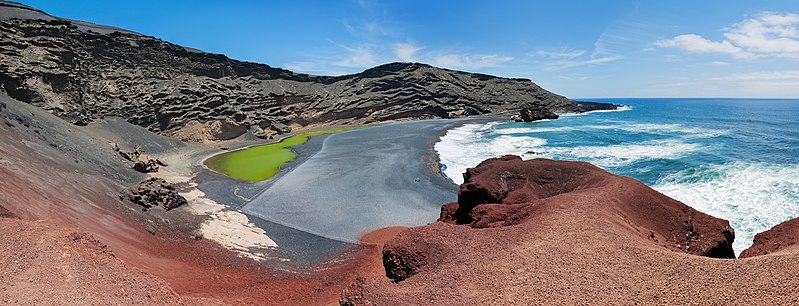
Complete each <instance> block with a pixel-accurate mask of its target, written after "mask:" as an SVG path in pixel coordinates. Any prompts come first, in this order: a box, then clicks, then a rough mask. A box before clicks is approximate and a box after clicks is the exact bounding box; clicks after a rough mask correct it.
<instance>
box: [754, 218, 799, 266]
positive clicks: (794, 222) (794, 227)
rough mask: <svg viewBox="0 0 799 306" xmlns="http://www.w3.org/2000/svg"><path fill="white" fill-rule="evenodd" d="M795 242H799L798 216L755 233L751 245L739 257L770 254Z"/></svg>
mask: <svg viewBox="0 0 799 306" xmlns="http://www.w3.org/2000/svg"><path fill="white" fill-rule="evenodd" d="M796 243H799V218H795V219H791V220H788V221H785V222H783V223H780V224H777V225H775V226H774V227H772V228H771V229H769V230H767V231H765V232H762V233H758V234H757V235H755V241H754V242H753V243H752V246H750V247H749V248H748V249H746V250H744V251H743V252H741V256H740V258H745V257H754V256H760V255H766V254H771V253H774V252H777V251H781V250H785V249H788V248H790V247H792V246H794V245H796Z"/></svg>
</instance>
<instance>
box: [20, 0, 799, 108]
mask: <svg viewBox="0 0 799 306" xmlns="http://www.w3.org/2000/svg"><path fill="white" fill-rule="evenodd" d="M21 2H23V3H25V4H28V5H31V6H34V7H37V8H39V9H42V10H44V11H45V12H48V13H50V14H51V15H55V16H59V17H66V18H72V19H80V20H86V21H91V22H95V23H100V24H108V25H114V26H118V27H122V28H126V29H130V30H134V31H138V32H140V33H143V34H146V35H152V36H155V37H158V38H161V39H164V40H167V41H170V42H173V43H177V44H180V45H185V46H189V47H194V48H198V49H201V50H204V51H207V52H214V53H223V54H226V55H228V56H230V57H232V58H235V59H240V60H247V61H253V62H260V63H265V64H269V65H271V66H277V67H283V68H287V69H291V70H294V71H298V72H305V73H310V74H326V75H331V74H346V73H354V72H359V71H362V70H364V69H366V68H369V67H372V66H376V65H379V64H382V63H388V62H395V61H415V62H424V63H429V64H432V65H435V66H440V67H446V68H451V69H458V70H465V71H471V72H481V73H488V74H494V75H499V76H506V77H522V78H529V79H532V80H533V81H534V82H536V83H538V84H539V85H541V86H543V87H544V88H547V89H549V90H551V91H554V92H557V93H560V94H563V95H566V96H568V97H572V98H580V97H787V98H799V1H797V0H788V1H776V0H761V1H736V0H729V1H721V0H718V1H696V0H694V1H687V0H685V1H662V0H660V1H623V0H619V1H589V0H585V1H570V0H557V1H556V0H552V1H429V0H428V1H416V0H396V1H378V0H357V1H355V0H342V1H332V0H331V1H281V2H279V1H205V0H196V1H178V0H175V1H150V0H144V1H126V2H123V1H63V0H22V1H21Z"/></svg>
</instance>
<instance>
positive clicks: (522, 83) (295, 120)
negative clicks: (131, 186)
mask: <svg viewBox="0 0 799 306" xmlns="http://www.w3.org/2000/svg"><path fill="white" fill-rule="evenodd" d="M0 54H1V55H2V57H0V85H2V87H3V88H4V89H5V91H7V92H8V94H9V95H10V96H12V97H14V98H16V99H18V100H21V101H25V102H28V103H31V104H34V105H36V106H39V107H42V108H44V109H46V110H48V111H50V112H52V113H53V114H56V115H58V116H60V117H62V118H65V119H67V120H68V121H71V122H74V123H76V124H84V123H87V122H90V121H92V120H96V119H99V118H105V117H122V118H125V119H126V120H128V121H130V122H132V123H135V124H138V125H141V126H143V127H146V128H148V129H149V130H151V131H154V132H159V133H162V134H170V135H175V134H177V135H183V136H185V134H192V133H195V134H196V133H200V132H198V130H203V129H208V128H211V127H217V128H218V127H220V126H221V127H231V126H232V129H233V131H235V132H234V133H225V132H219V131H217V132H215V133H211V134H214V135H222V134H224V135H227V136H226V137H230V136H237V134H238V135H240V133H243V131H246V130H247V129H250V130H257V132H259V133H261V135H262V136H265V134H268V133H271V132H264V131H272V130H273V131H275V132H285V131H286V130H287V129H286V128H284V126H292V125H293V126H295V127H296V126H306V125H309V124H314V123H325V124H348V123H368V122H379V121H386V120H395V119H405V118H457V117H463V116H470V115H482V114H495V113H500V112H504V111H508V110H517V109H521V108H530V107H537V108H541V107H543V108H545V109H548V110H551V111H581V110H582V108H581V107H580V106H579V105H578V104H577V103H575V102H574V101H572V100H569V99H567V98H565V97H563V96H560V95H556V94H553V93H551V92H549V91H547V90H544V89H542V88H541V87H539V86H538V85H536V84H535V83H533V82H532V81H530V80H527V79H509V78H500V77H494V76H489V75H483V74H474V73H466V72H459V71H452V70H447V69H441V68H436V67H432V66H430V65H425V64H418V63H392V64H386V65H382V66H378V67H375V68H371V69H368V70H366V71H364V72H362V73H358V74H352V75H345V76H339V77H326V76H311V75H306V74H298V73H294V72H291V71H288V70H285V69H280V68H274V67H270V66H268V65H264V64H257V63H249V62H242V61H237V60H232V59H229V58H227V57H226V56H224V55H220V54H209V53H203V52H199V51H196V50H191V49H187V48H184V47H181V46H178V45H175V44H171V43H168V42H165V41H162V40H159V39H157V38H154V37H150V36H144V35H140V34H137V33H134V32H130V31H125V30H122V29H116V28H112V27H106V26H98V25H94V24H89V23H85V22H77V21H70V20H65V19H59V18H55V17H52V16H50V15H47V14H45V13H43V12H41V11H38V10H35V9H32V8H29V7H26V6H23V5H19V4H15V3H12V2H4V1H0ZM276 127H277V128H276ZM185 129H188V130H189V131H184V133H181V130H185ZM206 134H208V133H206ZM184 138H191V137H184Z"/></svg>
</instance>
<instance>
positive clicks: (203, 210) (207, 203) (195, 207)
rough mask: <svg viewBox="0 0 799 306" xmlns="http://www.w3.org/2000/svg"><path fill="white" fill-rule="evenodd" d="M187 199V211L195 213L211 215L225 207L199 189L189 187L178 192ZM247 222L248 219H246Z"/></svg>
mask: <svg viewBox="0 0 799 306" xmlns="http://www.w3.org/2000/svg"><path fill="white" fill-rule="evenodd" d="M179 194H180V195H181V196H183V197H184V198H186V201H189V211H191V213H192V214H195V215H213V214H215V213H219V212H221V211H222V210H224V209H225V205H222V204H219V203H217V202H216V201H214V200H211V199H209V198H206V197H205V193H204V192H202V191H201V190H200V189H197V188H191V191H189V192H181V193H179ZM247 221H248V222H249V220H247Z"/></svg>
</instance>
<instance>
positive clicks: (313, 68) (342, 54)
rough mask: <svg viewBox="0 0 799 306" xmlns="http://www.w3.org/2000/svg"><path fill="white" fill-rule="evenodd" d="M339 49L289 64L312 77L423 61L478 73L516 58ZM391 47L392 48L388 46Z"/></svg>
mask: <svg viewBox="0 0 799 306" xmlns="http://www.w3.org/2000/svg"><path fill="white" fill-rule="evenodd" d="M332 43H333V44H335V45H337V46H339V47H340V51H338V52H335V53H336V54H334V55H328V56H318V57H316V58H314V59H310V60H303V61H298V62H294V63H289V64H286V65H285V67H286V68H287V69H290V70H292V71H297V72H301V73H312V74H328V75H341V74H347V73H355V72H359V71H362V70H365V69H368V68H371V67H374V66H378V65H381V64H385V63H389V62H397V61H400V62H421V63H427V64H430V65H433V66H437V67H442V68H449V69H456V70H468V71H475V70H480V69H484V68H498V67H503V65H504V64H505V63H507V62H510V61H512V60H513V57H510V56H504V55H500V54H479V53H468V52H455V51H437V50H432V51H429V52H420V51H422V50H425V47H422V46H420V45H416V44H413V43H396V44H369V45H359V46H346V45H341V44H337V43H335V42H332ZM388 46H390V47H388Z"/></svg>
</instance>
